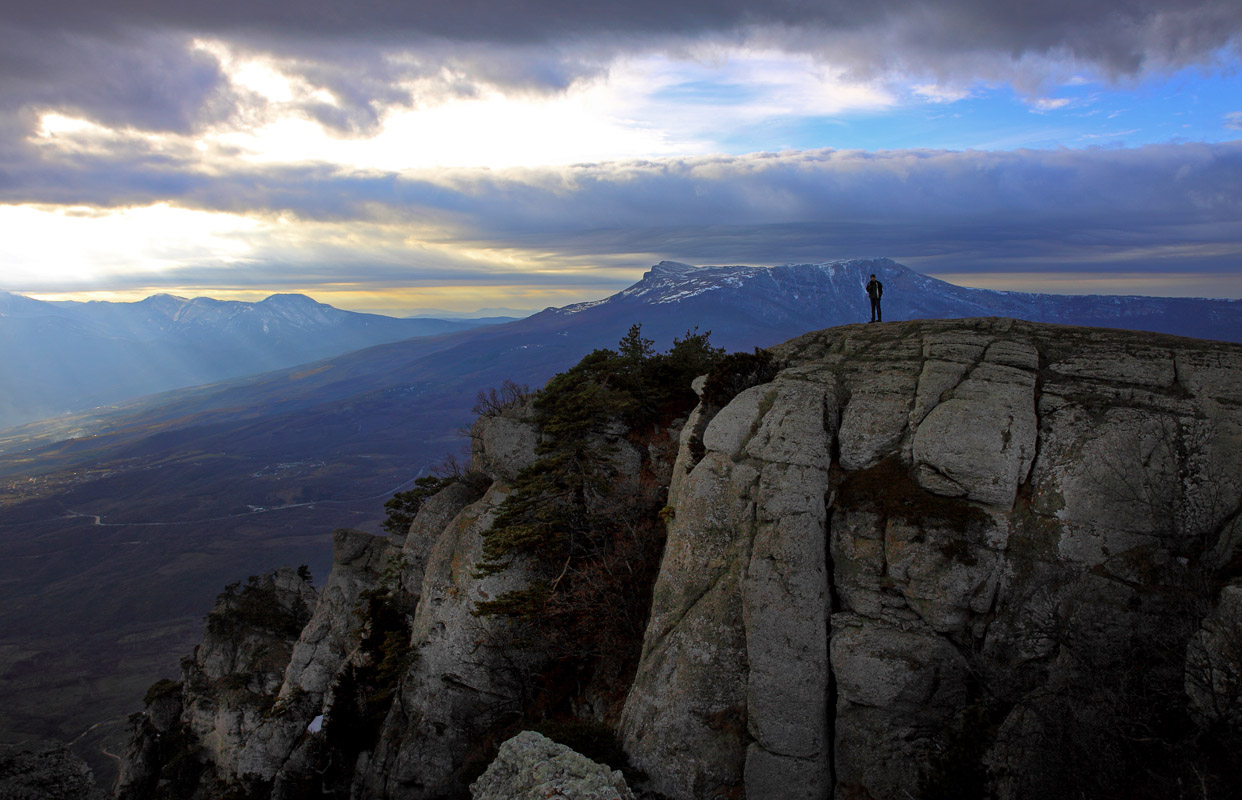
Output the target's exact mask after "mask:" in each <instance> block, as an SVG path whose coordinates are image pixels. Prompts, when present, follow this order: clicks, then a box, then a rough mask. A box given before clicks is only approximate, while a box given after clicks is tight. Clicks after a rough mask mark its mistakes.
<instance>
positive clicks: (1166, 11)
mask: <svg viewBox="0 0 1242 800" xmlns="http://www.w3.org/2000/svg"><path fill="white" fill-rule="evenodd" d="M6 16H7V17H8V18H9V20H10V22H11V23H12V24H14V25H19V26H23V27H27V28H30V29H34V30H40V29H42V30H47V29H54V30H66V29H69V30H77V31H99V30H116V29H119V28H121V27H122V26H133V27H140V28H152V29H172V30H182V31H194V32H198V33H207V34H216V35H221V36H227V37H231V36H237V35H242V34H245V35H254V34H261V35H266V36H270V37H273V38H301V37H324V38H339V37H341V36H346V37H361V38H364V39H368V40H374V41H382V42H390V43H393V42H399V41H402V40H404V39H406V38H408V37H410V36H431V37H443V38H448V39H452V40H456V41H483V42H489V43H519V44H529V43H537V44H544V43H547V42H551V41H559V40H562V39H564V38H566V37H586V38H593V37H597V36H604V35H647V36H652V35H662V34H670V33H671V34H678V35H689V36H697V35H700V34H705V33H706V34H711V33H723V32H730V31H736V30H740V29H746V28H753V27H763V26H767V27H772V26H778V27H787V28H790V29H794V30H804V31H805V30H808V29H809V30H811V31H814V32H828V33H832V32H851V31H869V30H870V31H874V30H879V29H894V30H901V29H902V28H905V29H906V31H905V33H906V34H910V35H912V34H913V33H914V32H915V30H917V31H918V33H919V34H920V38H921V39H922V40H923V41H925V42H930V43H931V44H932V45H933V46H943V47H953V48H955V49H960V48H961V47H962V46H963V45H965V46H966V47H968V48H970V49H974V48H980V49H990V50H998V51H1003V52H1007V53H1013V54H1015V55H1021V54H1023V53H1027V52H1035V53H1043V52H1048V51H1051V50H1054V49H1059V48H1064V49H1066V50H1067V51H1069V52H1071V53H1073V54H1074V55H1075V56H1077V57H1079V58H1083V59H1087V60H1092V61H1101V62H1106V63H1108V64H1110V65H1111V66H1113V67H1114V68H1115V69H1117V70H1119V71H1128V70H1132V69H1134V68H1136V67H1138V66H1139V65H1140V64H1141V62H1142V61H1143V60H1145V59H1146V58H1149V57H1151V56H1152V55H1155V56H1158V57H1161V58H1167V59H1170V60H1192V61H1193V60H1197V59H1200V58H1202V57H1203V55H1204V54H1205V53H1207V52H1210V51H1212V50H1214V49H1216V48H1218V47H1220V46H1222V45H1224V44H1225V43H1226V42H1227V41H1229V39H1230V37H1232V36H1235V35H1236V34H1237V32H1238V30H1239V27H1240V26H1239V23H1240V22H1242V9H1239V7H1238V4H1237V3H1236V2H1234V0H1163V1H1161V0H1124V1H1123V2H1118V0H1042V1H1041V2H1031V1H1030V0H870V2H865V3H860V2H857V0H822V1H820V2H806V0H692V1H689V2H687V1H685V0H682V1H680V2H669V0H627V2H623V3H618V2H606V3H605V2H583V0H530V1H529V2H522V3H514V2H511V1H510V0H456V1H455V2H451V3H443V2H430V1H429V0H424V1H423V2H408V0H360V1H359V2H353V3H341V2H337V0H265V1H264V2H255V0H218V1H217V2H213V3H166V2H165V3H152V2H149V0H103V1H102V2H101V1H100V0H43V2H40V3H24V4H21V5H20V7H18V8H14V9H9V10H8V11H7V13H6Z"/></svg>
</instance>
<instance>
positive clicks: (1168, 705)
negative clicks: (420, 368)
mask: <svg viewBox="0 0 1242 800" xmlns="http://www.w3.org/2000/svg"><path fill="white" fill-rule="evenodd" d="M773 352H774V353H775V354H776V355H777V356H778V357H779V358H780V359H781V360H782V361H783V365H784V366H783V368H782V369H781V370H780V371H779V373H777V374H776V377H775V379H773V380H771V381H770V382H767V383H763V384H761V385H758V386H751V387H750V388H747V389H745V390H743V391H741V392H740V393H738V394H737V395H736V396H735V397H733V398H732V399H731V400H729V401H728V402H721V403H720V404H719V405H713V404H711V403H708V402H703V403H701V404H700V405H699V407H698V408H696V409H694V411H693V412H692V413H690V414H689V415H688V418H685V419H680V420H677V421H675V422H674V423H673V424H672V426H671V427H670V428H667V429H665V430H664V431H663V434H662V435H663V436H664V437H665V438H664V439H662V440H661V442H667V441H669V440H668V438H667V437H669V436H675V437H679V439H678V445H677V447H676V448H675V450H676V452H675V453H674V452H669V451H668V450H664V449H661V447H660V446H657V445H656V444H653V443H651V442H645V443H644V442H640V441H639V440H638V438H637V437H636V436H635V435H634V432H631V431H626V430H624V429H623V428H620V427H618V426H617V425H616V422H615V420H601V421H600V424H599V425H598V430H599V431H600V433H599V435H600V436H601V437H603V438H602V439H601V443H602V442H604V441H605V440H606V442H607V444H608V448H607V452H609V453H610V454H611V455H610V458H611V461H612V466H611V469H612V470H613V471H614V472H615V476H614V479H613V483H614V486H613V489H612V491H616V487H617V486H621V485H623V484H626V485H630V484H632V485H633V486H635V487H638V486H640V485H641V486H642V487H644V488H643V491H647V492H650V491H652V490H653V487H654V490H655V491H663V487H667V492H668V499H667V506H666V507H665V508H664V510H663V511H661V512H660V514H659V517H660V518H661V519H663V520H664V521H665V522H666V523H667V524H666V531H667V541H666V543H665V546H664V549H663V555H662V560H661V562H660V567H659V576H658V579H656V581H655V585H654V589H653V591H652V596H651V601H650V615H649V618H648V621H647V625H646V630H645V635H643V637H642V644H641V658H638V659H637V665H636V667H635V661H634V658H631V659H630V660H629V661H627V662H626V665H625V666H624V668H621V667H618V668H617V669H615V670H613V671H612V672H611V673H609V675H608V679H607V681H604V682H602V683H601V682H600V681H599V680H598V677H599V676H598V675H595V676H594V677H593V676H592V675H591V674H588V673H587V672H583V671H574V670H573V669H570V668H568V667H566V666H565V665H564V664H563V663H561V661H558V659H562V658H563V654H561V655H554V654H552V653H550V652H549V650H548V649H547V646H546V643H542V642H540V641H539V640H538V639H537V638H536V639H534V640H532V639H531V638H530V637H526V638H514V636H513V635H512V632H513V629H512V623H511V621H510V620H508V619H506V618H504V617H503V616H488V615H479V614H477V613H476V612H477V610H478V604H479V603H480V602H487V601H491V600H494V599H495V598H497V597H499V596H502V595H503V594H504V593H505V592H507V591H510V590H513V589H521V588H524V587H526V586H527V585H528V584H529V583H530V581H531V580H532V578H533V577H537V576H538V575H540V574H541V573H538V571H537V569H535V567H534V566H532V565H531V564H529V563H527V562H526V561H524V560H523V559H522V558H517V559H515V560H514V561H513V563H512V566H511V567H510V568H509V569H507V570H503V571H500V572H490V573H489V572H487V571H486V570H484V571H482V572H481V571H480V570H479V569H478V566H479V564H480V563H481V562H482V561H483V552H482V548H483V540H484V538H483V534H484V532H486V531H487V530H488V529H489V527H490V526H491V524H492V522H493V521H494V520H495V518H496V516H497V514H498V512H499V510H500V509H501V507H502V504H503V503H504V501H505V498H506V497H508V496H510V495H511V494H512V493H513V492H514V488H513V487H514V482H515V481H516V480H517V479H518V476H519V475H520V474H521V473H522V470H523V469H524V468H526V467H529V466H530V465H531V464H532V463H534V462H535V460H536V446H537V444H538V443H539V441H540V436H541V434H540V432H539V430H538V429H537V428H536V427H535V426H534V424H533V422H532V420H531V417H530V415H529V414H528V413H527V412H528V409H527V408H526V407H523V406H518V407H513V408H508V409H500V410H497V411H496V412H495V413H491V414H490V415H489V416H486V417H483V418H481V419H480V421H479V422H478V423H477V425H476V428H475V431H474V435H473V441H474V445H475V451H474V454H473V465H472V471H471V473H469V475H468V476H467V477H466V478H465V479H463V480H458V481H456V482H453V483H452V484H451V485H449V486H448V487H447V488H445V489H443V490H442V491H440V492H439V493H438V494H435V495H434V496H432V497H430V498H428V499H426V500H425V502H423V504H422V506H421V508H420V509H419V511H418V514H417V516H416V517H415V519H414V521H413V523H412V525H411V526H410V530H409V531H408V532H407V533H405V534H404V535H397V536H392V537H387V538H385V537H376V536H371V535H369V534H365V533H361V532H357V531H338V532H337V533H336V535H335V540H334V541H335V554H336V555H335V563H334V566H333V571H332V574H331V576H330V577H329V579H328V581H327V583H326V584H325V586H324V587H323V588H322V590H320V591H319V592H318V595H317V596H316V595H314V593H313V591H312V590H311V589H310V587H309V584H306V583H305V582H304V581H302V580H301V578H300V577H299V576H297V575H296V574H295V573H292V572H289V571H285V572H281V573H277V574H276V575H273V576H268V577H265V578H263V579H262V580H261V581H260V582H259V583H260V584H261V586H262V587H270V588H271V591H272V592H275V596H277V597H278V598H279V599H278V600H274V601H273V603H274V606H273V607H278V608H280V609H283V610H284V612H287V614H286V616H289V615H292V616H293V617H297V618H299V619H300V620H301V622H300V623H299V625H298V626H297V627H296V628H293V629H290V628H289V627H288V626H281V625H271V624H268V625H267V626H266V627H264V626H263V625H259V629H258V630H257V631H256V630H251V629H250V628H248V627H247V625H248V624H249V623H250V622H254V620H253V619H249V618H248V617H247V616H246V615H245V614H239V613H236V612H237V611H238V609H239V608H241V607H242V605H239V604H242V599H241V598H242V597H243V595H239V594H237V592H236V590H234V591H231V592H229V593H227V596H222V598H221V604H222V605H221V606H218V608H217V611H213V616H216V617H219V615H220V614H223V615H224V618H226V619H228V620H232V621H233V622H234V623H238V624H236V625H222V623H221V622H220V620H219V619H217V622H216V623H215V628H214V629H213V626H212V623H210V622H209V625H208V631H207V633H206V634H205V638H204V643H203V645H202V646H200V648H199V650H198V652H197V653H196V655H195V657H194V658H193V659H190V660H188V661H187V663H186V667H185V672H184V674H183V679H182V682H181V683H180V684H176V683H173V682H171V681H168V682H163V683H162V684H157V686H156V687H153V689H152V692H151V693H149V695H148V711H147V713H146V714H145V715H143V716H142V718H141V719H140V721H139V724H138V727H137V734H136V737H135V743H134V746H133V748H132V751H131V754H130V763H129V767H128V769H127V773H126V774H127V779H126V782H125V784H124V786H123V791H122V796H125V797H133V798H141V797H154V796H156V794H155V792H156V790H157V789H158V787H159V786H165V787H167V786H168V785H169V783H170V782H171V781H176V780H182V781H184V782H185V784H186V785H187V786H191V787H194V788H192V790H190V791H186V792H184V793H183V794H182V795H181V796H184V797H187V798H207V797H217V796H222V794H223V793H224V792H225V791H226V790H227V791H238V792H246V793H248V794H249V796H251V797H272V798H303V797H327V796H335V797H346V796H349V797H353V798H356V799H357V800H369V798H393V799H394V800H396V799H397V798H401V799H402V800H405V799H406V798H409V799H410V800H424V799H426V800H430V799H431V798H449V797H461V796H464V794H465V793H466V791H467V787H468V786H469V785H470V784H471V781H472V780H473V779H475V778H477V777H478V776H479V775H480V774H481V773H482V772H483V770H484V768H485V767H486V766H487V764H488V763H489V762H490V761H491V760H492V759H493V758H494V757H495V755H496V753H497V748H498V747H499V745H500V742H502V741H505V740H506V739H510V737H512V736H513V735H514V734H515V733H518V732H519V731H520V730H521V728H522V727H523V725H524V724H525V722H524V720H529V719H532V718H535V717H536V716H541V717H545V718H549V719H550V718H553V717H556V718H558V719H569V720H571V721H573V722H574V723H575V724H581V725H585V726H586V728H587V729H589V730H593V731H598V730H599V729H601V728H602V729H604V730H605V731H609V729H611V730H610V731H609V732H615V733H616V734H617V736H618V738H619V741H620V744H621V746H622V748H623V749H624V754H625V756H626V757H627V758H628V760H629V762H630V763H631V764H632V766H633V767H634V768H635V770H636V771H635V773H634V775H635V776H636V777H637V776H641V778H640V780H639V781H637V782H633V783H632V785H635V786H638V787H640V788H641V789H642V791H644V792H655V793H658V794H660V795H663V796H665V797H667V798H672V799H673V800H708V799H709V798H716V797H740V796H745V797H748V798H752V800H763V799H764V798H776V797H780V798H785V797H789V796H793V797H806V798H828V797H834V798H840V800H847V799H849V800H852V799H853V798H874V800H882V799H883V798H890V797H920V796H927V797H931V796H945V792H946V791H949V792H952V793H953V794H954V796H961V797H972V796H978V797H983V796H987V795H988V794H989V793H990V794H993V795H995V796H997V797H1003V798H1015V799H1016V798H1028V797H1037V796H1053V795H1058V796H1059V795H1064V794H1070V795H1078V794H1086V795H1088V796H1099V797H1105V796H1140V795H1141V796H1160V792H1162V791H1164V790H1166V789H1168V788H1169V787H1170V786H1173V785H1175V784H1176V781H1177V780H1181V779H1182V778H1188V779H1189V778H1193V779H1195V780H1196V781H1198V782H1197V783H1196V786H1199V787H1201V788H1202V792H1201V794H1204V795H1206V796H1208V797H1215V796H1221V797H1224V796H1230V794H1229V790H1230V789H1231V788H1232V789H1237V788H1239V787H1240V786H1242V778H1237V777H1236V776H1235V778H1230V777H1229V774H1231V773H1229V770H1230V769H1233V768H1232V767H1229V766H1228V763H1231V762H1228V759H1227V757H1225V756H1220V755H1219V753H1217V750H1220V748H1221V747H1223V746H1224V745H1219V746H1218V745H1213V746H1212V747H1216V750H1213V749H1212V747H1208V746H1207V745H1201V743H1200V740H1199V739H1196V738H1195V737H1196V736H1204V737H1208V735H1207V734H1206V733H1204V732H1205V731H1209V730H1210V731H1212V733H1211V736H1210V737H1208V738H1205V739H1203V740H1202V741H1208V739H1210V738H1211V737H1216V739H1214V740H1213V741H1217V742H1219V743H1227V742H1238V743H1239V744H1242V689H1240V688H1239V687H1242V680H1239V675H1242V642H1240V639H1242V626H1239V625H1238V624H1237V616H1238V613H1239V607H1240V605H1242V600H1240V598H1242V591H1240V590H1239V588H1238V587H1239V582H1238V579H1239V578H1240V577H1242V547H1239V541H1240V540H1242V521H1240V518H1242V513H1240V510H1242V478H1240V477H1239V476H1242V347H1239V346H1236V345H1225V344H1218V343H1208V342H1199V341H1195V340H1189V339H1177V338H1173V337H1164V336H1158V335H1150V334H1135V333H1128V332H1120V331H1108V330H1098V329H1085V328H1067V327H1056V326H1048V325H1036V324H1030V323H1022V322H1016V321H1013V320H1007V319H978V320H950V321H918V322H907V323H889V324H884V325H873V326H861V325H856V326H847V327H843V328H837V329H832V330H827V331H821V332H817V333H812V334H807V335H805V336H803V337H800V338H798V339H795V340H792V341H790V342H788V343H786V344H784V345H782V346H780V347H778V348H774V351H773ZM765 380H766V378H765ZM696 390H698V391H699V392H700V394H701V395H702V392H703V384H702V383H698V384H696ZM720 405H723V407H720ZM669 449H670V450H671V449H672V448H671V445H670V448H669ZM634 496H635V497H636V496H637V495H634ZM656 508H657V509H658V504H657V506H656ZM657 546H658V541H657ZM652 563H654V562H652ZM628 565H629V562H625V561H618V562H617V564H616V566H618V567H626V566H628ZM566 568H567V569H568V562H567V565H566ZM648 574H650V573H648ZM644 585H646V584H644ZM243 605H244V604H243ZM226 612H227V613H226ZM284 612H282V613H284ZM242 623H246V624H242ZM298 628H300V630H299V629H298ZM641 630H642V628H641V627H636V629H635V633H634V636H633V641H634V642H635V644H634V645H633V648H632V649H633V652H634V653H635V654H637V648H638V645H637V635H638V632H640V631H641ZM554 680H562V681H565V682H567V684H570V686H569V688H565V687H557V688H556V689H555V691H553V690H551V689H552V687H550V686H549V685H548V682H549V681H554ZM1152 731H1156V732H1157V733H1154V734H1153V733H1152ZM1176 737H1180V738H1176ZM1229 737H1235V738H1233V739H1230V738H1229ZM1175 738H1176V741H1174V739H1175ZM558 748H559V746H553V745H550V744H548V743H545V742H544V741H542V740H541V739H540V738H537V737H536V736H535V735H534V734H530V733H523V734H522V735H521V736H519V737H518V738H517V739H512V740H510V741H509V743H508V744H506V745H505V746H504V747H503V748H500V752H501V758H500V760H499V762H497V763H496V764H494V765H493V766H492V768H491V769H490V770H489V771H488V772H487V773H486V774H485V776H484V778H481V779H479V780H478V782H476V783H475V784H474V787H475V791H476V795H478V796H493V795H495V793H496V792H497V791H500V792H501V793H503V794H504V796H524V795H522V794H521V793H522V792H528V791H532V790H534V787H535V786H536V784H538V786H539V787H541V788H539V791H542V792H544V794H541V795H540V796H552V795H547V794H546V793H547V792H550V791H553V790H556V791H561V789H562V788H563V785H562V784H561V783H556V782H555V781H553V782H551V783H549V782H547V781H544V780H543V777H548V776H550V775H552V774H553V772H555V771H556V770H558V769H561V766H564V759H563V756H564V755H565V754H564V751H562V750H560V749H558ZM1160 748H1164V749H1160ZM515 751H517V752H515ZM1101 754H1107V755H1106V756H1104V755H1101ZM1221 758H1225V759H1226V760H1225V761H1221V760H1220V759H1221ZM515 759H516V760H515ZM1136 759H1137V761H1136ZM1179 759H1180V760H1179ZM575 763H577V762H576V761H575ZM1136 764H1145V765H1147V766H1150V769H1149V770H1148V771H1147V772H1145V773H1144V772H1141V771H1140V770H1138V769H1137V767H1136ZM1221 764H1225V766H1223V767H1222V766H1221ZM558 765H561V766H558ZM191 767H192V768H191ZM1183 767H1185V769H1184V770H1183V772H1182V773H1179V772H1177V770H1179V769H1182V768H1183ZM565 770H566V772H564V773H563V774H567V775H578V774H579V771H578V766H565ZM1127 771H1128V772H1127ZM604 772H605V773H607V776H608V777H607V780H606V781H605V783H607V784H608V786H610V787H612V788H603V789H600V791H605V792H609V791H613V790H615V791H616V792H617V795H615V796H620V797H627V796H628V794H627V793H626V790H625V789H624V783H616V782H609V781H612V777H613V773H611V772H610V771H609V770H604ZM499 774H505V775H507V776H508V778H509V779H514V780H517V782H518V783H520V784H521V786H520V787H519V786H517V784H512V783H506V784H505V786H507V787H509V788H505V789H501V790H497V789H495V788H494V784H493V783H492V781H493V779H494V778H496V776H497V775H499ZM557 774H562V773H557ZM539 776H543V777H539ZM1136 776H1138V777H1136ZM557 780H560V779H559V778H558V779H557ZM1230 780H1234V781H1235V782H1234V783H1232V784H1231V783H1230V782H1229V781H1230ZM1136 781H1142V782H1144V787H1143V791H1142V792H1140V793H1139V794H1131V795H1126V792H1128V791H1130V790H1131V789H1133V787H1135V786H1137V785H1138V784H1137V783H1136ZM565 785H567V784H565ZM1106 785H1107V786H1108V787H1110V788H1109V789H1108V790H1107V791H1106V790H1105V789H1104V788H1102V787H1105V786H1106ZM1118 787H1120V788H1118ZM591 791H595V790H594V789H592V790H591ZM1110 792H1111V794H1110ZM1118 793H1120V794H1118ZM562 794H563V795H564V796H566V797H572V796H576V795H573V794H571V793H569V792H567V791H562ZM583 796H588V795H583ZM589 796H601V797H602V796H605V795H603V794H600V795H589ZM608 796H614V795H608Z"/></svg>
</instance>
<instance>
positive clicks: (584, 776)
mask: <svg viewBox="0 0 1242 800" xmlns="http://www.w3.org/2000/svg"><path fill="white" fill-rule="evenodd" d="M470 796H471V797H472V798H474V800H633V797H634V795H633V794H632V793H631V792H630V789H629V787H628V786H627V785H626V783H625V778H624V777H623V776H622V775H621V772H620V771H619V770H612V769H609V768H608V767H606V766H604V765H603V764H599V763H597V762H595V761H592V760H591V759H589V758H587V757H586V756H584V755H580V754H579V753H576V752H574V751H573V750H571V749H570V748H568V747H566V746H565V745H563V744H557V743H556V742H553V741H552V740H551V739H548V738H547V737H545V736H542V735H540V734H538V733H535V732H533V731H523V732H522V733H519V734H518V735H517V736H514V737H513V738H512V739H510V740H508V741H507V742H505V743H504V744H502V745H501V746H500V752H499V753H498V754H497V755H496V760H495V761H493V762H492V763H491V765H490V766H489V767H488V768H487V771H485V772H484V773H483V774H482V775H481V776H479V778H478V780H476V781H475V782H474V783H472V784H470Z"/></svg>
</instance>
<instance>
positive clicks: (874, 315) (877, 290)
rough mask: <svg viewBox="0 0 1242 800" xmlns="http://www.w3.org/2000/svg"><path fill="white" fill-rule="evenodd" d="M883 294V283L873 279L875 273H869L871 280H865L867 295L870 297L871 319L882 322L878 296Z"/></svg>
mask: <svg viewBox="0 0 1242 800" xmlns="http://www.w3.org/2000/svg"><path fill="white" fill-rule="evenodd" d="M883 294H884V284H882V283H880V282H879V281H877V280H876V279H875V274H874V273H873V274H872V275H871V280H869V281H867V297H870V298H871V321H872V322H883V319H882V315H881V314H880V296H881V295H883Z"/></svg>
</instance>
